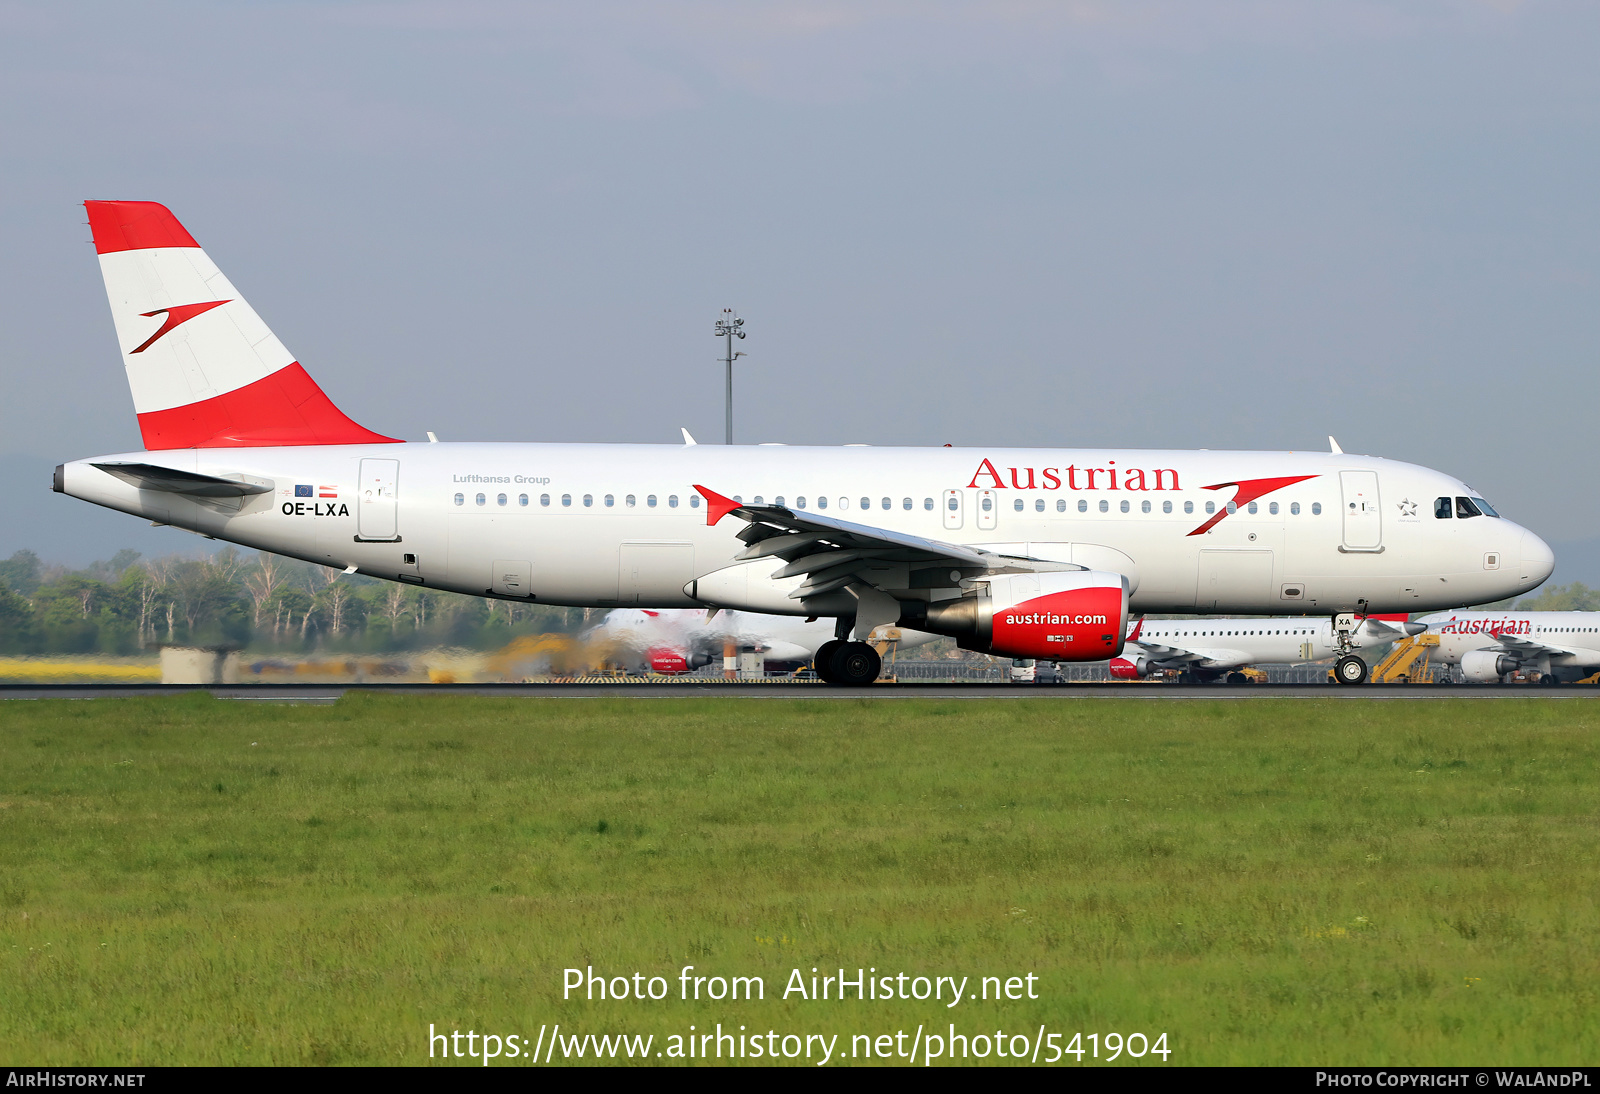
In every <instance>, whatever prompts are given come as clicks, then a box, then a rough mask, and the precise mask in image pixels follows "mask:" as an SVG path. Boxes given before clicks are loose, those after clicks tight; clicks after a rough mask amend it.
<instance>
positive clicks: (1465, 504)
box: [1456, 498, 1483, 520]
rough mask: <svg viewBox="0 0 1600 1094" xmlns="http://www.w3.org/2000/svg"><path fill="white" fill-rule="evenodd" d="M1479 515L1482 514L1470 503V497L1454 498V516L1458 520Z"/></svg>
mask: <svg viewBox="0 0 1600 1094" xmlns="http://www.w3.org/2000/svg"><path fill="white" fill-rule="evenodd" d="M1481 516H1483V514H1482V513H1481V512H1480V511H1479V510H1478V507H1477V506H1476V505H1473V504H1472V499H1471V498H1457V499H1456V518H1457V519H1458V520H1466V519H1467V518H1468V517H1481Z"/></svg>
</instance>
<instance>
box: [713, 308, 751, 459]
mask: <svg viewBox="0 0 1600 1094" xmlns="http://www.w3.org/2000/svg"><path fill="white" fill-rule="evenodd" d="M743 326H744V320H743V319H740V318H739V317H738V316H737V315H735V314H734V313H733V309H732V308H723V309H722V318H721V319H718V320H717V337H718V338H726V339H727V340H728V352H727V354H726V355H725V356H724V357H723V358H722V363H723V364H724V365H726V366H727V369H728V387H727V407H726V409H727V426H728V428H727V440H726V441H725V442H724V443H725V444H732V443H733V363H734V361H736V360H738V359H739V358H741V357H745V356H747V354H744V353H735V352H733V340H734V339H735V338H743V337H744V331H743V330H741V329H740V328H741V327H743Z"/></svg>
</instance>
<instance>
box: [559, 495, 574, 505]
mask: <svg viewBox="0 0 1600 1094" xmlns="http://www.w3.org/2000/svg"><path fill="white" fill-rule="evenodd" d="M561 504H562V505H571V504H572V495H571V494H562V495H561Z"/></svg>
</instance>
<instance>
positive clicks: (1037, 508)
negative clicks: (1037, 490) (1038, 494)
mask: <svg viewBox="0 0 1600 1094" xmlns="http://www.w3.org/2000/svg"><path fill="white" fill-rule="evenodd" d="M1033 511H1034V512H1035V513H1042V512H1044V499H1043V498H1034V499H1033Z"/></svg>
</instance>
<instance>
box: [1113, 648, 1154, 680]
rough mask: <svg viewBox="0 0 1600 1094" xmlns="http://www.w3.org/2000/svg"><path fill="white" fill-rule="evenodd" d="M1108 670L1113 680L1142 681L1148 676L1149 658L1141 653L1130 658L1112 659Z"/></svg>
mask: <svg viewBox="0 0 1600 1094" xmlns="http://www.w3.org/2000/svg"><path fill="white" fill-rule="evenodd" d="M1110 668H1111V678H1112V679H1113V680H1143V679H1144V678H1145V677H1146V676H1149V675H1150V668H1151V665H1150V658H1148V657H1146V656H1145V655H1144V654H1142V653H1136V654H1134V655H1133V656H1132V657H1113V658H1112V659H1111V666H1110Z"/></svg>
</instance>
